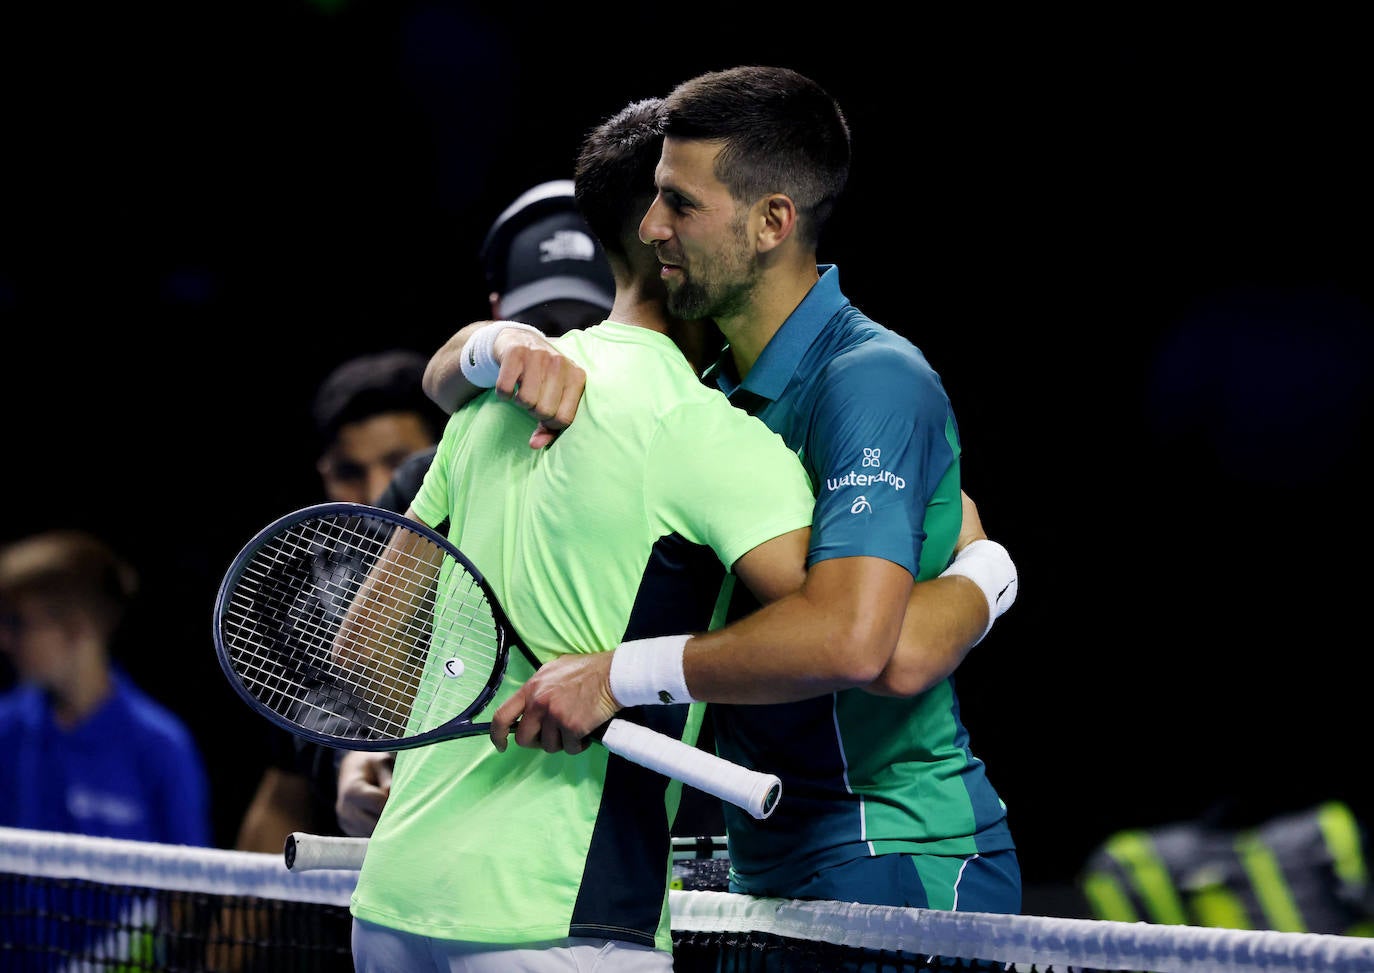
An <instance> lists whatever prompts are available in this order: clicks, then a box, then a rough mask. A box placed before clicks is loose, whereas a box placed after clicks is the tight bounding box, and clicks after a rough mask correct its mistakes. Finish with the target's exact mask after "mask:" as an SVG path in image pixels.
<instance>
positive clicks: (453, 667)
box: [444, 658, 463, 679]
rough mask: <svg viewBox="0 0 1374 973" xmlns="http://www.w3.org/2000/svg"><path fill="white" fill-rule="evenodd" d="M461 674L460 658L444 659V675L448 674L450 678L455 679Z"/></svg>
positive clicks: (461, 664) (461, 662) (461, 663)
mask: <svg viewBox="0 0 1374 973" xmlns="http://www.w3.org/2000/svg"><path fill="white" fill-rule="evenodd" d="M462 674H463V660H462V659H458V658H454V659H445V660H444V675H446V676H448V677H449V678H450V679H457V678H458V677H459V676H461V675H462Z"/></svg>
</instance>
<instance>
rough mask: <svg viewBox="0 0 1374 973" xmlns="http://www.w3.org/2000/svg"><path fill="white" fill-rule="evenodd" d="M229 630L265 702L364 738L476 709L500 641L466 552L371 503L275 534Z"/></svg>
mask: <svg viewBox="0 0 1374 973" xmlns="http://www.w3.org/2000/svg"><path fill="white" fill-rule="evenodd" d="M224 634H225V640H226V642H227V643H228V646H229V649H230V652H229V654H230V657H231V664H232V666H233V667H234V669H235V671H236V673H237V675H238V676H239V678H240V680H241V682H242V683H243V684H244V685H245V686H246V687H247V688H248V689H249V691H250V692H251V693H252V694H253V695H254V697H255V698H257V699H258V700H259V701H260V702H261V703H262V704H263V705H265V706H267V707H268V708H270V709H271V710H273V711H274V712H276V713H278V714H280V715H282V716H284V717H286V718H288V719H289V720H291V721H292V722H293V723H295V724H297V725H299V726H301V727H303V728H306V729H311V730H316V731H319V732H323V733H327V734H329V735H330V736H335V737H339V738H341V739H347V740H353V741H387V740H396V739H399V738H401V737H403V736H406V735H414V734H415V733H417V732H422V731H423V730H424V729H426V728H429V727H430V726H433V725H438V724H439V723H442V722H445V721H447V720H448V719H451V718H452V717H454V716H455V715H457V714H458V713H459V712H463V711H465V710H466V708H467V707H468V706H469V705H471V704H473V703H474V701H475V700H476V699H477V698H478V697H479V696H480V694H481V693H482V691H483V688H484V687H485V685H486V682H487V680H488V678H489V676H490V674H491V673H492V671H493V669H494V667H495V666H496V664H497V661H498V659H499V653H500V651H501V645H500V640H499V637H498V636H497V634H496V626H495V622H494V620H493V617H492V612H491V606H490V605H489V604H488V602H487V599H486V597H485V595H484V594H483V592H482V588H481V585H480V584H479V583H478V581H477V580H476V579H475V578H474V577H473V576H472V575H471V574H469V573H468V572H467V571H466V570H465V568H464V566H463V565H462V564H460V563H458V562H457V561H454V560H453V559H452V558H449V557H448V556H447V555H446V554H445V553H444V552H443V551H442V549H440V548H439V547H438V546H437V545H434V544H433V543H431V542H430V541H429V540H428V539H427V538H425V537H424V536H423V535H420V534H417V533H414V532H412V531H409V530H407V529H406V528H403V527H397V528H394V530H393V526H392V525H391V524H390V523H385V524H380V525H379V523H378V522H374V521H371V520H369V519H368V518H365V517H360V516H358V515H346V516H337V517H317V518H314V519H312V520H307V521H303V522H301V523H298V524H295V525H292V526H291V527H289V528H288V529H287V530H285V531H284V532H283V533H281V534H280V535H278V536H276V537H274V538H273V539H272V540H271V541H270V542H269V543H267V544H265V545H264V546H263V547H262V548H261V549H260V550H259V551H258V552H256V554H255V556H254V557H253V558H252V560H251V561H250V563H249V564H248V565H247V566H246V568H245V569H244V571H243V572H242V575H241V578H240V580H239V582H238V584H237V587H236V589H235V591H234V593H233V597H232V598H231V599H230V603H229V606H228V609H227V611H226V613H225V622H224Z"/></svg>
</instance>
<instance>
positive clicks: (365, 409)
mask: <svg viewBox="0 0 1374 973" xmlns="http://www.w3.org/2000/svg"><path fill="white" fill-rule="evenodd" d="M427 361H428V359H427V358H426V357H425V356H424V355H422V354H420V353H419V352H415V351H406V350H399V349H397V350H390V351H384V352H380V353H377V354H367V355H359V356H358V357H356V358H351V359H349V360H347V361H345V362H344V363H342V364H341V365H339V366H338V367H337V368H335V369H334V371H332V372H331V373H330V374H329V375H328V376H326V378H325V380H324V381H323V382H322V383H321V384H320V387H319V389H318V390H317V392H316V394H315V399H314V408H313V416H314V420H315V434H316V446H317V451H318V457H319V458H318V460H317V462H316V468H317V469H318V470H319V473H320V480H321V482H322V484H323V486H324V494H325V497H326V498H327V499H329V500H334V501H346V502H350V503H372V502H374V501H375V500H377V498H378V496H379V495H380V494H381V493H382V492H383V490H385V489H386V486H387V484H388V483H389V482H390V480H391V478H392V476H393V474H395V472H396V470H397V468H398V467H399V466H400V465H401V463H402V461H403V460H405V459H406V457H408V456H410V455H412V454H413V453H415V452H416V451H417V450H420V449H423V448H425V447H427V446H431V445H433V444H434V443H436V442H438V441H439V436H440V434H441V432H442V431H443V426H444V422H445V421H446V419H447V416H445V415H444V414H443V413H442V412H441V411H440V410H439V409H438V408H437V407H435V405H434V403H433V402H431V401H430V400H429V399H428V398H427V397H426V396H425V394H424V391H423V389H422V388H421V386H420V379H421V378H422V377H423V375H424V371H425V364H426V362H427ZM264 732H266V733H268V734H269V739H270V741H271V747H270V751H269V754H270V756H269V759H270V763H269V764H268V766H267V768H266V770H265V771H264V772H263V775H262V778H261V780H260V781H259V783H258V788H257V791H256V792H255V793H254V795H253V798H252V801H251V802H250V803H249V805H248V809H247V811H246V813H245V814H244V818H243V821H242V823H241V824H240V826H239V833H238V838H237V840H236V842H235V847H237V848H238V849H239V850H241V851H262V852H270V853H274V854H275V853H278V852H280V851H281V849H282V844H283V842H284V841H285V840H286V836H287V834H289V833H290V832H292V831H312V832H315V833H317V834H339V833H340V831H339V827H338V822H337V821H336V820H335V816H334V786H335V784H334V781H335V777H334V760H333V756H334V755H333V751H330V750H328V749H326V748H323V747H319V746H316V745H315V744H312V743H307V742H305V741H303V740H297V739H296V738H295V737H293V736H292V735H291V734H289V733H287V732H286V731H285V730H279V729H277V728H275V727H268V728H267V729H266V730H264Z"/></svg>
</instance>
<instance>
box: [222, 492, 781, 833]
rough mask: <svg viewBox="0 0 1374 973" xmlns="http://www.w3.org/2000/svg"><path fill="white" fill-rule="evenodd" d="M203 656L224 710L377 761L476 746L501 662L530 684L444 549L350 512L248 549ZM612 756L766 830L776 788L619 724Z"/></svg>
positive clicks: (427, 537) (478, 593)
mask: <svg viewBox="0 0 1374 973" xmlns="http://www.w3.org/2000/svg"><path fill="white" fill-rule="evenodd" d="M214 630H215V650H216V653H217V654H218V656H219V662H220V666H221V667H222V668H223V669H224V673H225V675H226V676H228V678H229V682H230V684H231V685H233V687H234V689H235V690H236V691H237V692H238V694H239V695H240V696H241V697H243V699H244V701H245V702H247V703H248V705H249V706H251V707H252V708H253V709H254V710H256V711H257V712H258V713H260V714H261V715H263V716H265V717H266V718H267V719H269V720H271V721H272V722H273V723H275V724H277V725H278V726H280V727H282V728H284V729H286V730H287V731H289V732H291V733H293V734H295V735H297V736H300V737H303V738H305V739H307V740H312V741H314V742H316V743H320V744H324V745H326V746H329V747H336V748H340V749H346V750H372V751H390V750H405V749H409V748H412V747H420V746H425V745H426V744H430V743H438V742H440V741H444V740H454V739H457V738H459V737H465V736H475V735H480V734H485V733H487V732H488V731H489V730H490V728H491V723H490V722H485V723H479V722H474V720H475V719H476V718H477V716H478V715H479V714H480V713H481V712H482V710H483V709H484V708H485V707H486V706H487V704H488V703H490V702H491V700H492V697H493V696H494V695H495V693H496V690H497V687H498V686H499V685H500V683H501V678H502V676H503V675H504V673H505V671H506V664H507V661H508V660H509V657H510V651H511V648H512V647H514V648H516V649H517V650H518V651H520V652H521V653H522V654H523V655H524V656H525V657H526V658H527V659H528V660H529V661H530V664H531V665H532V666H533V667H534V668H536V669H537V668H539V662H538V661H537V660H536V659H535V658H534V656H533V655H532V654H531V653H530V651H529V650H528V649H527V648H526V647H525V646H524V645H523V643H521V641H520V639H519V637H518V636H517V635H516V633H515V630H514V629H513V628H512V627H511V624H510V621H509V619H508V618H507V617H506V614H505V612H504V611H503V610H502V608H501V606H500V604H499V603H498V602H497V600H496V596H495V594H494V593H493V592H492V590H491V587H490V585H489V584H488V583H487V581H486V579H485V578H484V577H483V576H482V573H481V572H480V571H479V570H478V569H477V567H476V566H475V565H473V563H472V562H471V561H470V560H468V558H467V557H466V556H465V555H464V554H463V553H462V552H461V551H459V550H458V549H457V548H456V547H454V546H453V545H452V544H451V543H450V542H449V541H448V540H447V539H446V538H444V537H442V536H441V535H440V534H438V533H436V532H435V531H433V530H431V529H429V528H428V527H426V526H425V525H423V524H420V523H417V522H415V521H413V520H410V519H408V518H406V517H403V516H400V515H399V514H394V513H392V512H390V511H388V510H383V509H381V508H380V507H370V506H366V505H364V504H357V503H325V504H317V505H315V506H311V507H306V508H304V509H301V510H297V511H295V512H294V513H290V514H287V515H286V516H284V517H282V518H280V519H279V520H277V521H275V522H273V523H271V524H269V525H268V526H267V527H265V528H264V529H263V530H261V531H259V532H258V534H257V535H256V536H255V537H253V539H252V540H250V541H249V542H248V544H247V545H246V546H245V547H244V548H243V550H242V551H240V552H239V554H238V556H237V557H235V558H234V561H233V563H232V564H231V565H230V566H229V570H228V572H226V574H225V576H224V580H223V582H222V583H221V585H220V590H219V595H218V597H217V598H216V599H215V617H214ZM594 736H595V737H596V738H597V739H599V740H600V742H601V743H602V744H603V745H605V747H606V748H607V749H608V750H610V751H611V752H613V753H616V754H619V755H620V756H622V757H624V758H625V759H627V760H631V761H633V762H635V763H637V764H640V765H642V766H644V767H648V768H649V769H651V770H655V771H657V772H658V773H661V774H664V775H665V776H668V777H672V778H675V779H677V780H680V781H683V782H684V783H687V784H691V785H692V786H693V787H696V788H697V789H698V790H701V791H704V792H706V793H708V794H713V795H715V796H716V797H718V798H720V799H721V800H724V801H729V802H730V803H731V804H735V805H737V806H739V807H740V808H743V809H744V810H746V811H748V812H749V813H750V814H751V815H753V816H754V817H755V818H760V819H762V818H766V817H768V816H769V815H770V814H772V812H773V808H774V807H776V806H777V802H778V799H779V797H780V796H781V794H782V782H781V781H780V780H779V779H778V778H777V777H775V776H773V775H771V774H763V773H759V772H758V771H754V770H750V769H748V768H746V767H742V766H740V765H739V764H735V763H732V762H731V761H728V760H724V759H722V758H721V757H718V756H716V755H715V754H712V753H708V752H707V751H706V750H703V749H700V748H698V747H694V746H692V745H691V744H688V743H684V742H683V741H681V740H679V739H677V738H675V737H672V736H668V735H666V734H663V733H659V732H657V731H655V730H651V729H649V728H648V727H645V726H641V725H640V724H638V723H632V722H630V721H628V720H624V719H612V720H609V721H608V722H607V723H606V724H605V725H604V726H603V727H601V728H600V729H599V730H598V731H597V733H595V734H594Z"/></svg>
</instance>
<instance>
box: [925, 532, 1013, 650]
mask: <svg viewBox="0 0 1374 973" xmlns="http://www.w3.org/2000/svg"><path fill="white" fill-rule="evenodd" d="M951 574H958V575H962V576H963V577H965V578H968V579H969V580H970V581H972V582H973V583H974V584H976V585H977V586H978V588H979V589H980V590H981V591H982V592H983V597H984V598H986V599H987V600H988V625H987V628H985V629H983V634H982V635H980V636H978V642H981V641H983V639H985V638H987V635H988V632H990V631H992V623H993V622H995V621H997V619H998V618H999V617H1000V616H1001V615H1002V613H1003V612H1005V611H1006V610H1007V609H1008V608H1010V607H1011V606H1012V602H1014V601H1016V590H1017V587H1018V582H1017V577H1016V565H1015V564H1013V563H1012V560H1011V555H1010V554H1008V553H1007V549H1006V548H1005V547H1003V546H1002V545H1001V544H999V543H997V542H996V541H990V540H978V541H973V542H971V543H970V544H968V545H967V546H966V547H965V548H964V549H963V550H962V551H960V552H959V554H958V555H957V556H956V557H955V558H954V563H953V564H951V565H950V566H949V567H947V568H945V569H944V571H942V572H940V577H942V578H944V577H947V576H949V575H951ZM978 642H974V643H973V644H974V645H977V644H978Z"/></svg>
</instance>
